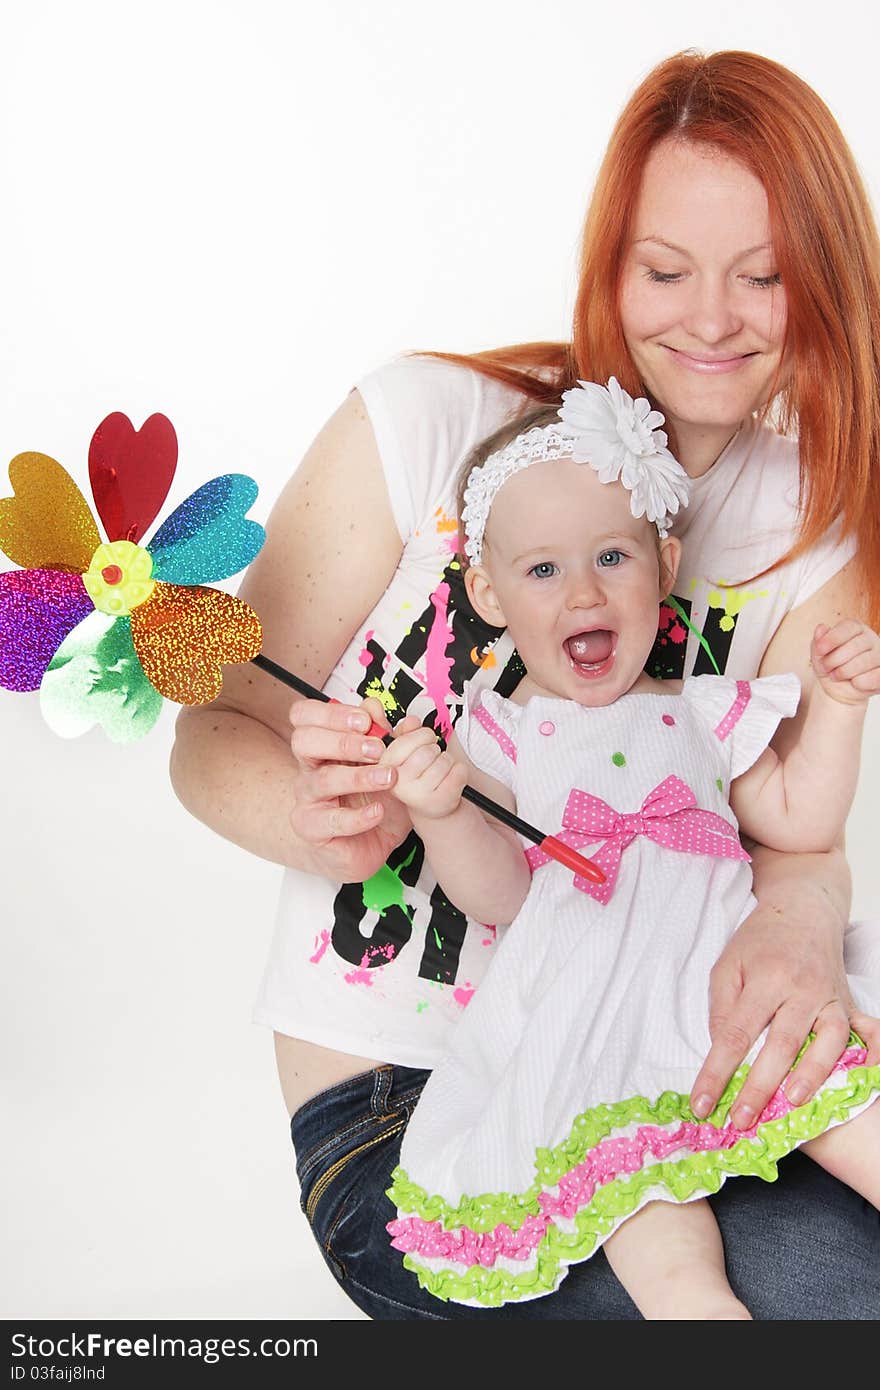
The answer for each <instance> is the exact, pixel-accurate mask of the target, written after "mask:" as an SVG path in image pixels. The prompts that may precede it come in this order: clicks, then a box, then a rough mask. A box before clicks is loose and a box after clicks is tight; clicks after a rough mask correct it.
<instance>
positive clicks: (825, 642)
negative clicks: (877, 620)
mask: <svg viewBox="0 0 880 1390" xmlns="http://www.w3.org/2000/svg"><path fill="white" fill-rule="evenodd" d="M810 665H811V666H812V668H813V670H814V671H815V673H816V677H817V679H818V681H819V684H820V685H821V687H822V689H823V690H824V691H825V693H826V694H827V695H830V696H831V698H832V700H839V701H840V703H841V704H844V705H863V704H867V702H868V700H869V699H870V698H871V696H872V695H876V694H877V691H878V690H880V637H878V636H877V634H876V632H872V631H871V629H870V628H869V627H865V624H864V623H857V622H855V621H854V620H853V619H852V618H845V619H842V620H841V621H840V622H839V623H835V624H834V626H833V627H827V626H826V625H825V624H824V623H820V624H819V626H818V627H817V628H816V631H815V632H814V633H813V641H812V645H811V647H810Z"/></svg>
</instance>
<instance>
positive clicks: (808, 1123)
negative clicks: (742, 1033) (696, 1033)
mask: <svg viewBox="0 0 880 1390" xmlns="http://www.w3.org/2000/svg"><path fill="white" fill-rule="evenodd" d="M808 1041H809V1040H808ZM806 1045H807V1044H804V1046H805V1047H806ZM849 1046H857V1047H858V1046H862V1047H863V1046H864V1043H862V1041H861V1039H859V1038H858V1037H857V1036H855V1035H852V1037H851V1039H850V1043H849ZM802 1051H803V1049H802ZM748 1071H749V1067H748V1065H744V1066H743V1067H740V1068H739V1070H738V1071H737V1073H736V1074H735V1076H734V1077H732V1078H731V1081H730V1083H729V1085H728V1086H727V1088H726V1090H725V1092H724V1095H723V1096H722V1098H721V1101H720V1102H719V1104H718V1106H717V1107H716V1109H715V1110H714V1111H713V1112H712V1114H711V1115H710V1116H709V1118H708V1119H707V1120H702V1121H700V1120H697V1118H696V1116H695V1115H694V1114H693V1111H692V1110H691V1109H690V1106H689V1104H688V1099H687V1097H686V1096H683V1095H680V1094H678V1093H676V1092H674V1091H665V1092H664V1093H663V1095H661V1096H660V1098H659V1099H658V1100H657V1101H656V1102H654V1103H651V1102H650V1101H648V1100H646V1099H645V1097H644V1096H634V1097H633V1098H632V1099H630V1100H626V1101H620V1102H618V1103H616V1104H613V1105H601V1106H597V1107H595V1108H594V1109H593V1110H590V1111H586V1112H585V1113H584V1114H583V1115H580V1116H578V1118H577V1120H576V1121H575V1123H574V1125H573V1127H572V1131H571V1134H570V1135H569V1137H568V1138H567V1139H565V1140H563V1142H562V1143H561V1144H559V1145H557V1146H556V1148H554V1149H539V1150H538V1157H537V1167H538V1177H537V1179H536V1181H535V1183H534V1184H533V1185H532V1187H530V1188H529V1189H528V1191H526V1192H523V1193H521V1194H518V1195H512V1194H510V1193H486V1194H483V1195H482V1196H479V1197H465V1198H463V1200H462V1202H461V1204H460V1205H459V1206H458V1207H451V1206H450V1205H449V1204H448V1203H446V1202H445V1201H444V1200H443V1199H442V1198H441V1197H436V1196H435V1197H429V1196H428V1195H427V1193H426V1192H425V1190H424V1189H423V1188H421V1187H419V1186H418V1185H417V1184H416V1183H413V1182H411V1181H410V1180H409V1178H408V1177H407V1175H406V1172H405V1171H404V1169H402V1168H400V1167H398V1168H396V1169H395V1170H394V1173H393V1174H392V1177H393V1186H392V1187H390V1188H389V1189H388V1196H389V1197H390V1198H391V1200H392V1202H394V1204H395V1205H396V1207H397V1209H398V1211H400V1212H405V1213H407V1214H408V1215H412V1214H416V1215H418V1216H420V1217H422V1218H423V1219H424V1220H426V1221H438V1220H439V1221H442V1222H443V1225H444V1226H445V1228H446V1229H447V1230H454V1229H456V1228H457V1227H461V1226H469V1227H470V1228H471V1230H473V1231H477V1232H485V1231H491V1230H493V1229H494V1228H495V1227H496V1226H498V1225H500V1224H501V1223H504V1224H506V1225H508V1226H510V1227H511V1229H513V1230H516V1229H518V1228H519V1227H520V1226H521V1225H522V1223H523V1221H524V1220H525V1218H526V1216H529V1215H532V1216H538V1215H540V1213H541V1208H540V1205H539V1202H538V1196H539V1194H540V1192H541V1191H542V1190H543V1189H544V1188H546V1187H551V1186H553V1185H554V1184H555V1183H557V1182H558V1181H559V1180H560V1179H561V1178H562V1177H563V1176H564V1175H565V1174H566V1173H567V1172H569V1171H570V1170H571V1169H572V1168H574V1167H576V1166H577V1165H578V1164H579V1163H581V1162H583V1160H584V1159H585V1157H586V1155H587V1152H588V1151H589V1150H590V1149H592V1148H594V1147H595V1145H596V1143H598V1142H599V1141H601V1140H602V1139H604V1138H607V1137H608V1136H609V1134H611V1133H612V1132H613V1131H614V1130H616V1129H620V1128H622V1127H624V1126H626V1125H629V1124H632V1123H634V1122H636V1123H644V1124H660V1125H663V1124H669V1123H672V1122H674V1121H676V1120H678V1121H688V1122H691V1123H696V1124H714V1125H716V1126H718V1127H720V1126H721V1125H723V1124H724V1122H725V1120H726V1118H727V1114H728V1112H729V1110H730V1107H731V1105H732V1102H733V1099H734V1098H735V1096H736V1095H737V1093H738V1092H739V1090H740V1089H741V1086H742V1082H743V1081H744V1080H745V1077H746V1075H747V1074H748ZM872 1092H874V1093H880V1066H871V1067H869V1066H857V1067H852V1068H851V1069H850V1071H849V1072H848V1073H847V1084H846V1085H844V1086H839V1087H834V1088H827V1089H825V1090H823V1091H820V1092H819V1093H818V1095H816V1096H814V1097H813V1099H812V1100H811V1101H808V1102H807V1103H806V1104H805V1105H802V1106H798V1107H797V1108H796V1109H793V1110H790V1111H789V1112H788V1114H786V1115H783V1116H781V1117H780V1118H779V1119H776V1120H768V1121H767V1122H766V1123H765V1124H763V1125H761V1126H760V1128H759V1131H758V1134H757V1135H756V1136H755V1137H754V1138H743V1139H741V1140H739V1141H738V1143H736V1144H735V1145H734V1146H733V1147H732V1148H729V1149H713V1150H710V1151H707V1152H703V1153H695V1154H689V1155H688V1156H687V1157H686V1158H680V1159H674V1160H673V1159H669V1160H665V1161H661V1162H658V1163H652V1164H651V1165H650V1167H649V1168H647V1169H643V1170H641V1171H640V1172H638V1173H634V1174H632V1175H629V1176H627V1177H625V1178H616V1179H614V1180H613V1181H612V1182H610V1183H607V1184H605V1185H604V1186H603V1187H599V1188H597V1189H596V1190H595V1192H594V1193H593V1196H592V1198H591V1200H590V1202H589V1204H588V1205H587V1206H585V1207H583V1208H582V1209H581V1210H580V1211H579V1212H577V1213H576V1215H575V1216H574V1217H573V1218H572V1220H573V1224H574V1230H571V1231H563V1230H561V1229H560V1228H559V1227H558V1226H557V1225H556V1224H555V1223H554V1222H553V1221H552V1220H551V1223H550V1225H549V1226H548V1228H547V1232H546V1234H545V1235H544V1238H543V1240H542V1241H541V1243H540V1244H539V1245H538V1247H537V1249H536V1252H535V1258H536V1263H535V1265H534V1267H532V1268H530V1269H528V1270H524V1271H522V1272H521V1273H519V1274H512V1273H510V1272H509V1271H507V1270H505V1269H498V1268H497V1267H496V1268H486V1267H483V1266H474V1267H473V1268H471V1269H469V1270H468V1271H467V1272H466V1273H464V1274H460V1273H457V1272H456V1271H454V1270H451V1269H450V1270H440V1271H437V1272H434V1271H432V1270H429V1269H426V1268H425V1267H424V1266H423V1265H420V1264H419V1263H418V1261H417V1260H416V1259H415V1258H414V1256H412V1255H410V1254H407V1255H405V1256H404V1260H403V1263H404V1266H405V1267H406V1268H407V1269H409V1270H412V1272H413V1273H414V1274H416V1275H417V1276H418V1280H419V1283H420V1284H421V1286H422V1288H426V1289H428V1291H429V1292H430V1293H432V1294H434V1295H435V1296H436V1297H437V1298H441V1299H444V1300H446V1299H449V1298H454V1299H456V1300H457V1301H459V1302H469V1303H481V1304H487V1305H490V1306H491V1305H496V1304H500V1303H507V1302H510V1301H512V1300H515V1299H522V1298H534V1297H536V1296H538V1295H539V1294H544V1293H550V1292H552V1291H553V1290H554V1289H555V1288H556V1287H557V1286H558V1284H559V1282H560V1280H561V1278H562V1277H563V1275H564V1273H565V1267H567V1266H568V1265H570V1264H574V1263H576V1262H578V1261H580V1260H584V1259H587V1258H588V1257H589V1255H591V1254H592V1252H593V1250H594V1249H595V1248H596V1246H597V1244H600V1243H601V1242H602V1241H603V1240H605V1239H606V1238H607V1237H608V1236H609V1235H611V1233H612V1232H613V1231H614V1230H615V1229H616V1228H617V1226H619V1225H620V1224H621V1222H622V1221H623V1220H624V1218H625V1217H627V1216H630V1215H631V1214H632V1213H633V1212H634V1211H635V1210H636V1209H637V1208H638V1207H639V1206H640V1205H641V1204H642V1199H643V1197H644V1194H645V1192H646V1190H648V1189H651V1188H655V1187H657V1186H658V1185H661V1184H662V1185H663V1186H664V1187H666V1189H667V1191H668V1192H669V1193H670V1194H671V1195H672V1197H673V1198H674V1199H675V1200H676V1201H688V1200H690V1199H691V1198H693V1197H695V1196H703V1195H705V1194H708V1193H713V1192H717V1191H718V1190H719V1188H720V1187H721V1185H722V1183H723V1182H724V1181H725V1179H726V1178H727V1177H729V1176H740V1177H760V1178H764V1179H765V1180H766V1181H767V1182H774V1181H775V1180H776V1178H777V1177H778V1176H779V1173H778V1169H777V1166H776V1165H777V1163H778V1161H779V1159H781V1158H784V1157H785V1156H786V1154H789V1153H791V1151H792V1150H793V1149H795V1148H797V1147H798V1145H800V1144H803V1143H805V1142H806V1141H807V1140H808V1139H814V1138H816V1136H817V1135H819V1134H822V1133H824V1131H825V1130H826V1129H828V1128H829V1126H830V1125H832V1124H835V1123H840V1122H842V1121H844V1120H846V1119H847V1118H848V1117H849V1113H850V1111H851V1110H853V1109H856V1108H859V1107H861V1106H863V1105H865V1103H866V1102H867V1101H869V1100H870V1098H871V1094H872Z"/></svg>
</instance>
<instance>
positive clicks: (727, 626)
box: [706, 583, 768, 632]
mask: <svg viewBox="0 0 880 1390" xmlns="http://www.w3.org/2000/svg"><path fill="white" fill-rule="evenodd" d="M767 594H768V590H767V589H736V588H728V587H727V585H724V584H723V583H722V585H720V586H719V587H718V588H717V589H712V590H711V591H710V593H709V597H708V599H707V600H706V602H707V603H708V605H709V607H710V608H723V609H724V617H723V618H721V619H720V621H719V623H718V626H719V627H720V628H721V631H722V632H730V631H731V630H732V628H733V625H734V623H735V621H736V619H737V617H738V615H739V614H740V613H741V612H742V610H743V608H744V607H745V605H746V604H747V603H751V602H753V601H754V600H755V599H756V598H766V597H767Z"/></svg>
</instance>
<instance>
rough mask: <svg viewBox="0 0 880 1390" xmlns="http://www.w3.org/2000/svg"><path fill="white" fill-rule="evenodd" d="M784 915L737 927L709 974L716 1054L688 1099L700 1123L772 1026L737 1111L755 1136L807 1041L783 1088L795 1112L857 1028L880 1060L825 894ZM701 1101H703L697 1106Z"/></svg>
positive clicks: (877, 1031) (736, 1119) (879, 1036)
mask: <svg viewBox="0 0 880 1390" xmlns="http://www.w3.org/2000/svg"><path fill="white" fill-rule="evenodd" d="M802 894H803V896H801V897H799V898H798V900H797V903H796V904H795V902H792V903H791V904H790V905H789V906H788V907H787V908H786V910H785V911H783V910H782V909H781V908H780V907H778V906H774V905H771V904H761V903H759V904H758V906H757V907H756V908H755V910H754V911H753V912H752V913H751V915H750V916H749V917H747V918H746V920H745V921H744V922H743V923H742V925H741V926H740V927H739V929H738V930H737V932H736V933H735V935H734V936H733V938H732V939H731V941H730V942H729V943H728V945H727V946H726V948H725V950H724V951H723V952H722V954H721V956H720V957H719V959H718V961H717V963H716V965H715V968H714V969H713V971H712V975H711V978H710V984H709V1032H710V1034H711V1037H712V1047H711V1049H710V1051H709V1055H708V1056H707V1058H706V1061H705V1062H704V1064H703V1066H702V1068H701V1070H700V1073H699V1075H698V1077H697V1079H696V1081H695V1082H694V1086H693V1089H692V1091H691V1105H692V1108H693V1110H694V1113H695V1114H696V1115H698V1116H699V1117H700V1118H704V1117H705V1116H706V1115H708V1114H709V1113H710V1112H711V1111H712V1110H713V1109H714V1108H715V1106H716V1104H717V1103H718V1100H719V1099H720V1096H721V1093H722V1091H723V1090H724V1087H725V1086H726V1085H727V1082H728V1081H729V1079H730V1077H731V1075H732V1074H733V1072H735V1071H736V1069H737V1067H738V1066H739V1065H740V1063H741V1062H742V1061H743V1059H744V1057H745V1056H746V1054H747V1053H748V1051H749V1049H750V1048H751V1046H752V1045H753V1043H754V1042H755V1041H756V1039H757V1038H758V1037H759V1036H760V1034H761V1033H762V1032H763V1030H764V1029H765V1028H767V1026H768V1024H769V1030H768V1033H767V1037H766V1039H765V1041H764V1045H763V1047H762V1048H761V1051H760V1052H759V1054H758V1056H757V1057H756V1058H755V1061H754V1062H753V1064H752V1067H751V1070H750V1072H749V1076H748V1078H747V1080H746V1083H745V1085H744V1086H743V1088H742V1091H741V1092H740V1095H739V1097H738V1099H737V1102H736V1105H735V1106H734V1107H733V1110H732V1111H731V1118H732V1120H733V1123H734V1124H735V1125H736V1126H737V1127H738V1128H739V1129H748V1128H749V1126H750V1125H751V1124H752V1123H753V1122H754V1120H755V1117H756V1116H757V1115H760V1113H761V1111H762V1110H763V1109H764V1106H765V1105H766V1104H767V1102H768V1101H769V1100H770V1098H771V1096H772V1095H773V1094H774V1092H775V1091H776V1089H777V1088H778V1087H779V1085H780V1084H781V1083H782V1082H783V1081H784V1080H785V1077H786V1075H787V1074H788V1072H789V1070H790V1068H791V1066H792V1064H793V1062H794V1060H795V1057H796V1056H797V1054H798V1052H799V1051H800V1049H801V1047H802V1046H803V1043H804V1039H805V1038H806V1037H807V1035H808V1033H810V1032H815V1034H816V1037H815V1039H814V1041H813V1042H812V1043H811V1044H810V1046H809V1047H808V1048H807V1051H806V1052H805V1053H804V1055H803V1057H802V1058H801V1060H800V1062H799V1063H798V1065H797V1068H796V1070H795V1072H794V1074H793V1075H792V1077H791V1079H790V1080H789V1081H788V1082H787V1083H786V1084H785V1087H784V1090H785V1094H786V1095H787V1097H788V1099H789V1100H790V1101H791V1102H792V1104H794V1105H802V1104H803V1103H804V1102H805V1101H807V1100H809V1099H810V1097H811V1096H812V1095H814V1093H815V1092H816V1090H817V1089H818V1087H819V1086H821V1085H822V1083H823V1082H824V1081H825V1080H826V1079H827V1077H828V1075H829V1074H830V1072H831V1068H832V1067H833V1065H834V1063H835V1062H836V1061H837V1059H838V1057H839V1056H840V1054H841V1052H842V1051H843V1050H844V1048H845V1046H846V1044H847V1040H848V1038H849V1034H850V1029H854V1030H855V1032H857V1033H858V1034H859V1036H860V1037H861V1038H862V1039H863V1040H864V1042H865V1043H866V1045H867V1047H868V1050H869V1061H871V1062H873V1063H875V1064H876V1063H877V1062H878V1060H880V1022H878V1020H877V1019H873V1018H869V1017H868V1016H867V1015H866V1014H861V1013H858V1012H857V1011H856V1009H855V1008H854V1005H853V1001H852V999H851V997H850V993H849V988H848V985H847V979H846V972H845V969H844V964H843V950H842V943H843V927H842V924H841V921H840V917H839V915H838V913H837V912H836V911H835V910H834V908H833V907H832V906H830V905H829V903H828V902H827V900H826V899H825V898H824V897H823V896H822V894H821V893H820V892H815V893H813V894H811V893H810V887H809V884H804V885H803V886H802ZM701 1097H702V1098H703V1099H702V1101H701V1099H700V1098H701Z"/></svg>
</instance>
